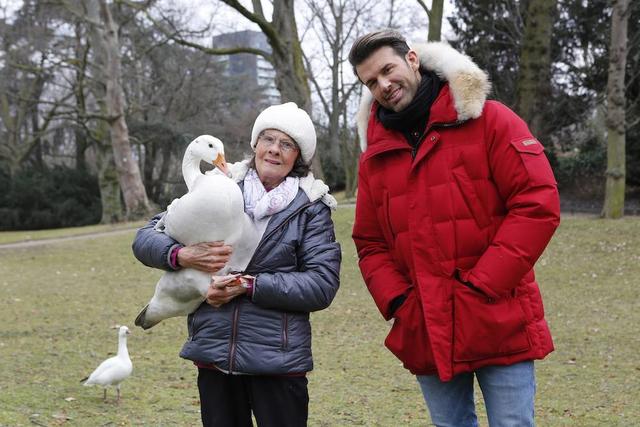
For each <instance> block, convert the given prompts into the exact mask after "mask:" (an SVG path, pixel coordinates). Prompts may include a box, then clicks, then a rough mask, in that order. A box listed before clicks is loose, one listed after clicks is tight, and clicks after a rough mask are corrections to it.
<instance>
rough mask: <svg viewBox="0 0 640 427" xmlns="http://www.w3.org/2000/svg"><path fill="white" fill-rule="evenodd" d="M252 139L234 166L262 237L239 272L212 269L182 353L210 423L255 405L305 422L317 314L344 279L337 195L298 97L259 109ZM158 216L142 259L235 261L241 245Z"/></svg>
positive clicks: (198, 264) (179, 264) (207, 263)
mask: <svg viewBox="0 0 640 427" xmlns="http://www.w3.org/2000/svg"><path fill="white" fill-rule="evenodd" d="M251 148H252V149H253V151H254V155H253V158H252V159H251V160H245V161H242V162H238V163H235V164H233V165H230V168H229V169H230V171H231V174H232V178H233V179H234V180H236V181H237V182H238V185H239V186H240V188H241V189H242V191H243V194H244V201H245V211H246V212H247V213H248V214H249V216H251V218H252V219H253V221H254V223H255V225H256V227H257V229H258V231H259V233H261V235H262V238H261V240H260V243H259V244H258V247H257V249H256V251H255V254H254V255H253V258H252V259H251V261H250V262H249V264H248V266H247V268H246V270H245V271H244V272H243V275H242V276H241V278H240V280H238V279H237V276H236V275H231V276H220V277H218V276H214V278H213V280H212V282H211V286H210V287H209V290H208V293H207V296H206V301H205V302H203V303H202V305H200V307H199V308H198V309H197V310H196V311H195V312H194V313H192V314H190V315H189V317H188V330H189V337H188V339H187V342H186V343H185V345H184V347H183V348H182V351H181V353H180V356H182V357H184V358H186V359H190V360H192V361H194V363H195V365H196V366H197V367H198V389H199V392H200V407H201V415H202V423H203V425H205V426H251V425H252V420H251V414H252V413H253V416H254V417H255V419H256V421H257V422H258V425H259V426H304V425H306V422H307V414H308V401H309V395H308V391H307V378H306V373H307V372H309V371H311V370H312V368H313V361H312V357H311V325H310V323H309V313H310V312H312V311H316V310H322V309H324V308H326V307H328V306H329V304H330V303H331V301H332V300H333V298H334V296H335V294H336V292H337V290H338V286H339V272H340V260H341V251H340V246H339V244H338V243H336V241H335V233H334V226H333V222H332V220H331V210H330V208H335V205H336V202H335V199H334V198H333V197H332V196H330V195H329V194H328V188H327V186H326V185H324V183H322V181H319V180H315V179H314V178H313V175H312V174H311V173H310V172H309V165H310V163H311V159H312V158H313V155H314V153H315V149H316V133H315V129H314V126H313V123H312V122H311V119H310V118H309V116H308V115H307V113H306V112H304V111H303V110H301V109H299V108H298V107H297V106H296V105H295V104H294V103H287V104H283V105H275V106H272V107H269V108H267V109H265V110H264V111H263V112H262V113H261V114H260V115H259V116H258V118H257V119H256V121H255V124H254V126H253V131H252V134H251ZM160 218H161V215H158V216H156V217H155V218H154V219H152V221H151V222H150V223H149V224H148V225H147V226H145V227H143V228H141V229H140V230H139V232H138V234H137V235H136V238H135V241H134V243H133V249H134V253H135V255H136V257H137V258H138V259H139V260H140V261H141V262H143V263H144V264H146V265H151V266H154V267H157V268H162V269H165V270H174V269H178V268H185V267H188V268H196V269H199V270H202V271H206V272H211V273H214V272H216V271H218V270H219V269H221V268H222V267H223V266H224V265H225V263H226V262H227V261H228V260H229V255H230V253H231V251H232V250H233V248H231V247H229V246H225V245H224V243H223V242H210V243H200V244H197V245H192V246H186V247H182V246H180V245H177V242H175V241H173V240H172V239H171V238H170V237H168V236H167V235H166V234H163V233H160V232H158V231H155V230H154V226H155V223H156V222H157V221H158V220H159V219H160ZM170 247H174V248H175V249H173V251H172V253H171V254H170V256H169V257H167V253H166V250H167V249H166V248H170Z"/></svg>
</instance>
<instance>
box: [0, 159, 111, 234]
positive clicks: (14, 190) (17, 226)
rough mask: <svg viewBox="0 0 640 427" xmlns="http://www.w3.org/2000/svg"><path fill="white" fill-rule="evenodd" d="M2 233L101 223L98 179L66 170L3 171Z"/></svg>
mask: <svg viewBox="0 0 640 427" xmlns="http://www.w3.org/2000/svg"><path fill="white" fill-rule="evenodd" d="M0 188H3V189H6V191H2V196H0V230H35V229H43V228H59V227H73V226H80V225H87V224H95V223H97V222H99V221H100V217H101V211H102V207H101V203H100V190H99V187H98V180H97V178H96V177H95V176H92V175H89V174H88V173H87V172H86V171H78V170H75V169H70V168H65V167H55V168H53V169H41V170H37V169H25V170H23V171H21V172H19V173H18V174H17V175H16V176H14V177H13V179H12V178H11V177H10V176H9V175H8V174H7V173H6V172H0Z"/></svg>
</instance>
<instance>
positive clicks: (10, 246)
mask: <svg viewBox="0 0 640 427" xmlns="http://www.w3.org/2000/svg"><path fill="white" fill-rule="evenodd" d="M353 206H355V204H354V203H341V204H339V205H338V208H346V207H353ZM138 228H139V227H128V228H119V229H117V230H108V231H97V232H95V233H86V234H77V235H74V236H62V237H51V238H48V239H36V240H25V241H21V242H12V243H4V244H0V251H2V250H6V249H19V248H31V247H34V246H43V245H53V244H56V243H61V242H68V241H70V240H83V239H95V238H100V237H105V236H112V235H114V234H125V233H130V232H132V231H135V230H137V229H138Z"/></svg>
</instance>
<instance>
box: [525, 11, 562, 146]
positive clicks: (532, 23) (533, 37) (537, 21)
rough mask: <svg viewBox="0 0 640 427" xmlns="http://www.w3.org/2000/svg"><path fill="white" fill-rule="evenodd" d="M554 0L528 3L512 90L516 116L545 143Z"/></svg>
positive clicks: (549, 90) (554, 14)
mask: <svg viewBox="0 0 640 427" xmlns="http://www.w3.org/2000/svg"><path fill="white" fill-rule="evenodd" d="M556 1H557V0H530V2H529V7H528V9H527V14H526V19H525V24H524V36H523V40H522V51H521V52H520V72H519V75H518V82H517V88H516V92H517V93H516V99H517V101H516V106H515V110H516V111H517V113H518V114H519V115H520V116H521V117H522V118H523V119H524V121H525V122H527V123H528V125H529V129H531V132H532V133H533V134H534V135H535V136H536V137H538V138H539V139H541V140H542V141H546V138H545V136H546V135H545V131H544V129H543V124H544V112H545V111H546V109H545V108H544V103H545V102H546V101H547V100H548V99H549V98H550V95H551V85H550V78H549V76H550V73H551V32H552V29H553V23H554V20H555V16H556V9H557V3H556Z"/></svg>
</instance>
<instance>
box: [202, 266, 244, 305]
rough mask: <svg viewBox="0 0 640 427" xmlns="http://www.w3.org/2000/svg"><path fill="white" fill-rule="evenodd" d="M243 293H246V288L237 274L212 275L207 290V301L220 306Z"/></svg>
mask: <svg viewBox="0 0 640 427" xmlns="http://www.w3.org/2000/svg"><path fill="white" fill-rule="evenodd" d="M245 293H247V289H246V288H245V287H243V286H242V282H241V280H240V278H239V275H238V274H229V275H227V276H213V277H212V278H211V284H210V285H209V289H208V290H207V303H208V304H210V305H211V306H213V307H220V306H221V305H223V304H226V303H228V302H229V301H231V300H232V299H234V298H235V297H237V296H239V295H243V294H245Z"/></svg>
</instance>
